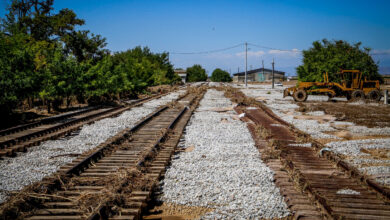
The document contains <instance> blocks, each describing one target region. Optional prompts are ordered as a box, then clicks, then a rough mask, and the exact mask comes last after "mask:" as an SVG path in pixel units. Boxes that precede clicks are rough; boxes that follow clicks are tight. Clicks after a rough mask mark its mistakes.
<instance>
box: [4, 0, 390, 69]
mask: <svg viewBox="0 0 390 220" xmlns="http://www.w3.org/2000/svg"><path fill="white" fill-rule="evenodd" d="M5 2H6V0H0V13H1V16H3V15H4V14H5V10H4V7H5V5H6V3H5ZM61 8H70V9H72V10H74V11H75V12H76V14H77V15H78V16H79V18H83V19H85V21H86V25H84V26H83V27H81V29H89V30H91V31H92V32H93V33H96V34H100V35H102V36H104V37H106V38H107V42H108V46H107V48H108V49H110V50H112V51H123V50H126V49H129V48H133V47H135V46H138V45H141V46H148V47H150V48H151V49H152V51H155V52H163V51H167V52H171V54H170V60H171V61H172V63H173V64H174V65H175V67H183V68H185V67H188V66H191V65H193V64H201V65H202V66H204V67H205V68H206V69H207V70H208V71H209V72H211V71H212V70H213V69H215V68H222V69H225V70H227V71H231V72H232V73H233V72H236V71H237V69H238V68H240V70H244V68H245V62H244V56H243V53H242V52H243V51H244V47H243V46H240V47H236V48H233V49H230V50H226V51H222V52H218V53H210V54H194V55H181V54H174V52H199V51H209V50H214V49H221V48H227V47H230V46H234V45H237V44H240V43H244V42H248V43H252V44H256V45H260V46H265V47H269V48H276V49H285V50H291V51H278V50H270V49H267V48H261V47H256V46H252V45H251V46H249V48H250V49H249V58H248V69H250V68H251V67H252V68H258V67H260V65H261V61H262V60H264V63H265V67H268V68H270V67H271V62H272V59H275V68H276V69H278V70H283V71H286V72H287V73H288V74H295V68H296V67H297V66H298V65H300V64H301V58H302V57H301V55H300V53H299V52H296V51H295V50H296V49H298V50H304V49H308V48H309V47H310V46H311V44H312V42H313V41H315V40H321V39H323V38H327V39H331V40H332V39H337V40H338V39H341V40H347V41H349V42H350V43H354V42H358V41H361V42H362V43H363V46H366V47H370V48H372V49H373V52H372V53H373V57H374V59H375V60H376V61H379V62H380V63H379V65H380V68H381V70H386V71H388V72H389V73H390V41H389V39H390V13H389V12H388V11H389V10H390V1H379V0H372V1H359V0H354V1H341V0H339V1H333V0H327V1H323V0H321V1H315V0H311V1H290V0H284V1H270V0H269V1H238V0H237V1H227V0H226V1H218V0H215V1H211V0H209V1H203V0H198V1H189V0H188V1H186V0H181V1H169V0H165V1H157V0H147V1H146V0H144V1H135V0H133V1H131V0H128V1H124V0H55V9H56V10H58V9H61ZM387 69H388V70H387Z"/></svg>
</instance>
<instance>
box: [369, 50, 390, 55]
mask: <svg viewBox="0 0 390 220" xmlns="http://www.w3.org/2000/svg"><path fill="white" fill-rule="evenodd" d="M370 54H372V55H389V54H390V49H389V50H372V51H371V52H370Z"/></svg>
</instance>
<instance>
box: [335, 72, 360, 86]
mask: <svg viewBox="0 0 390 220" xmlns="http://www.w3.org/2000/svg"><path fill="white" fill-rule="evenodd" d="M339 74H340V76H341V79H342V81H341V83H342V85H343V86H344V87H345V88H349V89H359V88H360V83H361V80H362V73H361V72H360V71H359V70H341V71H340V72H339Z"/></svg>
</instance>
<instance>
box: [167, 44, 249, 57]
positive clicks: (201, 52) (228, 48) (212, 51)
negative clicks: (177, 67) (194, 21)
mask: <svg viewBox="0 0 390 220" xmlns="http://www.w3.org/2000/svg"><path fill="white" fill-rule="evenodd" d="M242 45H244V43H240V44H237V45H234V46H231V47H226V48H222V49H216V50H209V51H200V52H170V54H184V55H189V54H209V53H217V52H222V51H225V50H230V49H233V48H236V47H239V46H242Z"/></svg>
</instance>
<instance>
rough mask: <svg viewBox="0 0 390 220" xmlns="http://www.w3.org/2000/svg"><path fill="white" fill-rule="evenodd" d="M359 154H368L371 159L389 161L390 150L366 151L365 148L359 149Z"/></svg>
mask: <svg viewBox="0 0 390 220" xmlns="http://www.w3.org/2000/svg"><path fill="white" fill-rule="evenodd" d="M360 151H361V152H363V153H366V154H370V155H371V156H372V157H373V158H378V159H390V149H383V148H381V149H367V148H361V149H360Z"/></svg>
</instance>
